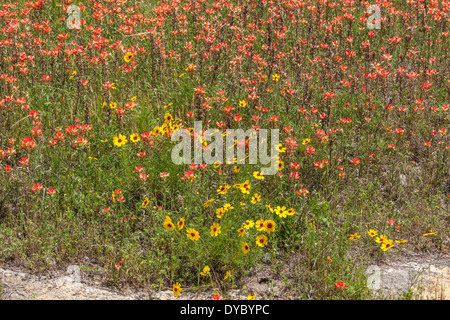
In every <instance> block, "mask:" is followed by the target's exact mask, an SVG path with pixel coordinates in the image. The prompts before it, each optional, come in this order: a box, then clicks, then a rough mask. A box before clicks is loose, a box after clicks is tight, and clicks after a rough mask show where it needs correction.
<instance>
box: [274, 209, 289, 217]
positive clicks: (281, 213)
mask: <svg viewBox="0 0 450 320" xmlns="http://www.w3.org/2000/svg"><path fill="white" fill-rule="evenodd" d="M273 212H275V214H276V215H277V216H279V217H280V218H286V217H287V210H286V207H285V206H283V207H280V206H277V208H276V209H275V210H273Z"/></svg>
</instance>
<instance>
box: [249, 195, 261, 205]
mask: <svg viewBox="0 0 450 320" xmlns="http://www.w3.org/2000/svg"><path fill="white" fill-rule="evenodd" d="M260 201H261V196H260V195H259V194H257V193H255V194H254V195H253V197H252V201H251V202H252V203H253V204H255V203H257V202H260Z"/></svg>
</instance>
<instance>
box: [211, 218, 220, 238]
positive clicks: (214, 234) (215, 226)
mask: <svg viewBox="0 0 450 320" xmlns="http://www.w3.org/2000/svg"><path fill="white" fill-rule="evenodd" d="M221 228H222V227H221V226H220V225H219V224H218V223H217V222H214V223H213V225H212V226H211V237H217V236H218V235H219V233H221V232H222V231H220V229H221Z"/></svg>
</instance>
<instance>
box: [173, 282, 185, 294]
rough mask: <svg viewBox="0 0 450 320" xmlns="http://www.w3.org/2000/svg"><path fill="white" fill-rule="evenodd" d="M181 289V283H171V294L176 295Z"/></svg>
mask: <svg viewBox="0 0 450 320" xmlns="http://www.w3.org/2000/svg"><path fill="white" fill-rule="evenodd" d="M181 291H183V289H181V284H179V283H178V282H177V283H175V284H174V285H173V295H174V296H175V297H178V296H179V295H180V294H181Z"/></svg>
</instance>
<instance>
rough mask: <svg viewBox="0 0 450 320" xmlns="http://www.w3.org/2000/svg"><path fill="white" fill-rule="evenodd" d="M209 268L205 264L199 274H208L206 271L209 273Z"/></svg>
mask: <svg viewBox="0 0 450 320" xmlns="http://www.w3.org/2000/svg"><path fill="white" fill-rule="evenodd" d="M210 270H211V269H210V268H209V267H208V266H205V267H204V268H203V271H202V272H200V274H201V275H202V276H206V275H208V273H209V271H210Z"/></svg>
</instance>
